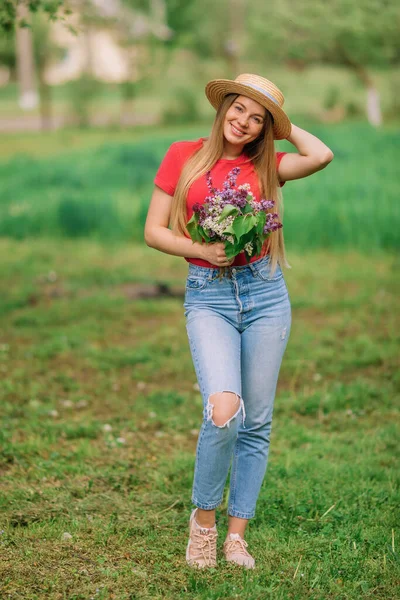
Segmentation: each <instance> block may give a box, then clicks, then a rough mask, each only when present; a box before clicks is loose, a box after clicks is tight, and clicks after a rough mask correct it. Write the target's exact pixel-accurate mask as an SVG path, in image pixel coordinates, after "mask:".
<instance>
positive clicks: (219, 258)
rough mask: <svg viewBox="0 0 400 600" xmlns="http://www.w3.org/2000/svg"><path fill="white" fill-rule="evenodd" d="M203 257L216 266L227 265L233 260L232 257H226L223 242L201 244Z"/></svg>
mask: <svg viewBox="0 0 400 600" xmlns="http://www.w3.org/2000/svg"><path fill="white" fill-rule="evenodd" d="M203 258H204V260H206V261H208V262H209V263H211V264H212V265H216V266H217V267H229V266H230V265H231V264H232V263H233V261H234V260H235V259H234V258H230V259H228V258H227V257H226V254H225V244H224V242H211V243H210V244H203Z"/></svg>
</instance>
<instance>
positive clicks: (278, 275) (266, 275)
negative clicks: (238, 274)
mask: <svg viewBox="0 0 400 600" xmlns="http://www.w3.org/2000/svg"><path fill="white" fill-rule="evenodd" d="M254 268H255V272H256V276H257V277H259V278H260V279H262V280H263V281H279V280H280V279H282V278H283V273H282V269H281V268H280V266H279V265H277V266H276V269H275V273H274V274H273V275H272V276H271V264H270V261H269V260H263V261H261V262H260V264H254Z"/></svg>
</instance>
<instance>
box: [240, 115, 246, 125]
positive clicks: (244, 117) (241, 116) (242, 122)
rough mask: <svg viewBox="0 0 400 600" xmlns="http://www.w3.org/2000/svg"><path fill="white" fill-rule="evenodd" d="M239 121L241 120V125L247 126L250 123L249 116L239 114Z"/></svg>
mask: <svg viewBox="0 0 400 600" xmlns="http://www.w3.org/2000/svg"><path fill="white" fill-rule="evenodd" d="M238 122H239V125H240V127H247V125H248V123H247V116H246V115H239V118H238Z"/></svg>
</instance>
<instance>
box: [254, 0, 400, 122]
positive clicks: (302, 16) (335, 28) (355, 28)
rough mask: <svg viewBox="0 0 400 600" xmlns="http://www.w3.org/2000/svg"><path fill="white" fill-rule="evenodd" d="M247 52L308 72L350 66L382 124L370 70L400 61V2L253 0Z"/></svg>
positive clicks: (373, 116)
mask: <svg viewBox="0 0 400 600" xmlns="http://www.w3.org/2000/svg"><path fill="white" fill-rule="evenodd" d="M250 10H251V15H250V18H249V34H250V35H249V37H248V51H249V52H250V53H252V54H255V55H256V56H257V57H260V58H261V56H262V57H266V59H267V60H268V61H270V62H271V61H272V60H273V61H277V62H278V63H280V62H281V63H286V64H288V65H290V66H292V67H293V66H294V67H297V68H304V67H305V66H307V65H310V64H312V63H330V64H334V65H340V66H345V67H348V68H350V69H351V70H352V71H353V72H354V73H355V75H356V76H357V78H358V79H359V81H360V82H361V83H362V84H363V85H364V86H365V87H366V90H367V101H366V113H367V117H368V121H369V122H370V123H371V124H372V125H375V126H377V125H380V124H381V122H382V117H381V108H380V95H379V92H378V90H377V88H376V86H375V83H374V81H373V78H372V76H371V74H370V68H371V67H381V68H385V67H388V66H391V65H398V64H399V63H400V47H399V30H400V3H398V2H391V0H357V1H353V0H330V1H329V2H322V1H321V0H319V1H316V0H301V2H299V1H298V0H271V1H270V2H268V3H264V2H261V0H254V1H253V2H252V3H251V5H250Z"/></svg>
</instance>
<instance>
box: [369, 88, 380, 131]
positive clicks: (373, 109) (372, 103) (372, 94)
mask: <svg viewBox="0 0 400 600" xmlns="http://www.w3.org/2000/svg"><path fill="white" fill-rule="evenodd" d="M367 116H368V121H369V122H370V123H371V125H374V126H375V127H379V126H380V125H382V112H381V98H380V94H379V92H378V90H377V89H376V88H375V87H374V86H371V85H370V86H369V87H368V90H367Z"/></svg>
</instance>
